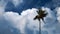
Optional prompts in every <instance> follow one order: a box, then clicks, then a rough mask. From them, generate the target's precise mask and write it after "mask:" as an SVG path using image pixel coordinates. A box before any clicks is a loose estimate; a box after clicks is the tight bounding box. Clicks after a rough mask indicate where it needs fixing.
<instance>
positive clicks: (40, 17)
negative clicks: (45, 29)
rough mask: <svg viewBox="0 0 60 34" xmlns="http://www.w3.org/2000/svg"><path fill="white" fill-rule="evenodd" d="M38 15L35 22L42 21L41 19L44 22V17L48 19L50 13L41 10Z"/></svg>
mask: <svg viewBox="0 0 60 34" xmlns="http://www.w3.org/2000/svg"><path fill="white" fill-rule="evenodd" d="M37 13H38V15H37V16H36V17H35V18H34V20H36V19H38V20H39V21H40V19H42V21H43V22H44V17H46V15H47V14H48V13H45V11H43V10H42V9H39V11H37Z"/></svg>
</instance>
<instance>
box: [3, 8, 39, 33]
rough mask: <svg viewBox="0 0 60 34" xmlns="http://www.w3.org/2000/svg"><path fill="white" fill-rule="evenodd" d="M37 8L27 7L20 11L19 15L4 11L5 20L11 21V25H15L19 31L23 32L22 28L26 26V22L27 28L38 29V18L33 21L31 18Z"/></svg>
mask: <svg viewBox="0 0 60 34" xmlns="http://www.w3.org/2000/svg"><path fill="white" fill-rule="evenodd" d="M36 11H37V9H35V8H32V9H27V10H25V11H22V13H21V15H19V14H18V13H14V12H6V13H5V14H4V17H5V19H6V20H7V21H9V22H11V24H12V25H13V27H16V28H18V29H20V30H21V33H25V31H24V29H25V27H26V24H27V23H28V25H27V27H28V28H29V29H32V30H33V29H34V27H36V28H35V29H36V30H37V31H38V29H39V25H38V24H39V22H38V20H36V21H34V20H33V18H34V17H35V16H36V15H37V13H36Z"/></svg>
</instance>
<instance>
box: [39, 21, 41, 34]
mask: <svg viewBox="0 0 60 34" xmlns="http://www.w3.org/2000/svg"><path fill="white" fill-rule="evenodd" d="M39 34H41V21H39Z"/></svg>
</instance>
